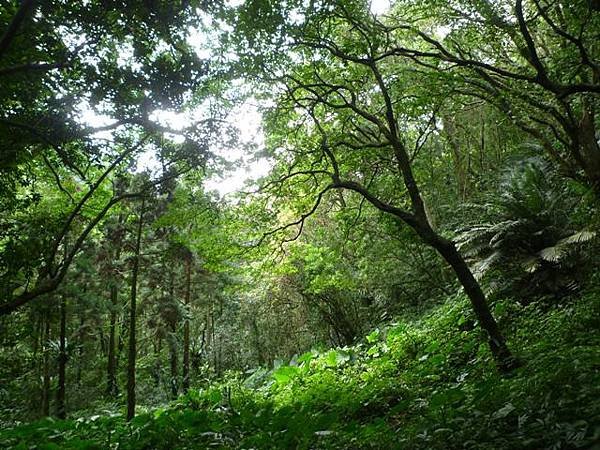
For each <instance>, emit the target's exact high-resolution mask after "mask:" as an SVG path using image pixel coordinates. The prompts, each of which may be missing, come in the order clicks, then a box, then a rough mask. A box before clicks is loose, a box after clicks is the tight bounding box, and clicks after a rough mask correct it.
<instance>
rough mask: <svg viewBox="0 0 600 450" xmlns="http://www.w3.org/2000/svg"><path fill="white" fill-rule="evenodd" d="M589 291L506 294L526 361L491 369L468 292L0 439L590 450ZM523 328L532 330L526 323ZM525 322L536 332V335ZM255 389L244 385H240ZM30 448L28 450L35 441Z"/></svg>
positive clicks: (593, 340)
mask: <svg viewBox="0 0 600 450" xmlns="http://www.w3.org/2000/svg"><path fill="white" fill-rule="evenodd" d="M598 295H599V293H598V291H597V290H592V291H590V292H587V293H586V295H585V296H583V297H581V298H579V299H572V300H571V301H569V302H567V303H565V304H563V305H562V306H559V307H557V308H555V309H552V310H550V311H548V310H547V309H546V308H545V307H544V306H543V305H542V304H540V303H536V302H533V303H531V304H529V305H528V306H526V307H523V306H517V305H515V304H514V303H512V304H511V303H510V302H505V303H504V305H506V309H505V310H504V313H503V314H502V319H503V320H510V328H511V330H513V331H512V332H511V342H512V343H513V345H514V346H516V348H518V349H519V352H520V356H522V357H523V358H525V359H526V360H527V361H528V364H527V365H526V366H525V367H523V368H521V369H518V371H516V372H515V373H514V374H513V375H512V376H510V377H507V378H503V377H500V376H499V375H498V374H497V373H496V372H495V370H494V368H493V364H492V361H491V358H490V356H489V354H488V352H487V351H486V350H485V347H484V346H482V345H481V343H480V342H479V340H478V338H477V335H478V333H477V332H475V331H463V330H461V326H460V324H461V323H463V322H464V320H465V317H467V318H468V317H469V312H468V307H467V305H466V303H465V300H464V299H463V298H460V299H457V298H449V299H448V301H447V303H446V304H444V305H442V306H440V307H439V308H437V309H436V310H435V311H433V312H432V313H431V314H430V315H428V316H427V317H424V318H422V319H421V320H418V321H415V322H404V323H396V324H392V325H390V326H388V327H386V328H385V329H383V330H381V331H375V332H373V333H371V334H370V335H368V336H367V337H366V339H365V340H364V341H362V342H361V343H359V344H357V345H355V346H352V347H345V348H338V349H333V350H328V351H324V352H319V351H311V352H308V353H306V354H303V355H300V356H298V357H295V358H294V359H293V360H292V361H291V362H290V364H289V365H281V366H279V367H277V368H275V369H272V370H271V371H270V372H269V373H267V372H265V371H263V370H262V369H258V370H257V371H256V372H253V373H251V374H248V373H246V374H230V375H226V376H225V378H223V379H222V381H220V382H216V383H212V384H211V385H209V386H207V387H206V388H203V389H200V390H191V391H190V392H189V393H188V394H187V395H186V396H183V397H181V398H180V399H178V400H177V401H176V402H175V403H172V404H171V405H169V406H167V407H162V408H158V409H154V410H151V411H148V412H146V413H143V414H141V415H140V416H139V417H137V418H136V419H135V420H134V421H133V422H131V424H129V425H125V424H124V423H123V421H122V416H121V413H117V412H112V413H104V414H103V415H92V416H87V417H81V418H77V419H74V420H71V421H66V422H65V421H53V420H44V421H41V422H36V423H33V424H30V425H23V426H19V427H16V428H12V429H8V430H4V431H3V432H2V433H1V434H0V443H2V445H3V447H4V448H29V446H31V445H34V446H36V445H40V443H41V442H46V444H44V445H47V446H49V447H43V446H40V447H39V448H59V447H60V448H107V447H109V446H110V445H113V446H118V448H130V449H141V448H174V447H176V448H192V447H194V448H195V447H197V446H198V445H205V446H217V447H219V448H249V447H254V448H312V447H314V446H319V448H349V447H352V448H398V449H400V448H424V449H425V448H427V449H431V448H440V449H441V448H471V449H486V448H495V449H515V448H523V449H525V448H532V449H533V448H587V447H586V446H589V445H590V444H592V443H593V442H595V440H596V439H597V437H598V436H597V433H598V426H599V420H600V403H599V402H598V400H597V399H598V398H599V397H598V394H599V392H598V386H599V384H598V375H597V372H596V371H595V370H593V367H595V366H597V364H598V361H599V358H600V354H599V353H598V344H599V343H600V342H599V341H598V335H597V333H593V334H590V333H589V330H590V329H591V330H595V329H598V323H597V317H598V313H599V312H600V310H599V309H598V307H599V305H600V301H599V297H598ZM523 330H527V331H526V332H524V331H523ZM532 330H536V331H535V332H533V331H532ZM249 386H252V387H249ZM36 448H37V447H36Z"/></svg>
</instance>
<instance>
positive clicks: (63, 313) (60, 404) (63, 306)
mask: <svg viewBox="0 0 600 450" xmlns="http://www.w3.org/2000/svg"><path fill="white" fill-rule="evenodd" d="M66 334H67V298H66V296H65V295H63V296H62V297H61V303H60V349H59V354H58V390H57V393H56V416H57V417H58V418H59V419H66V417H67V410H66V405H65V392H66V369H67V336H66Z"/></svg>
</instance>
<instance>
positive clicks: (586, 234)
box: [557, 230, 596, 245]
mask: <svg viewBox="0 0 600 450" xmlns="http://www.w3.org/2000/svg"><path fill="white" fill-rule="evenodd" d="M595 237H596V232H595V231H588V230H582V231H579V232H577V233H575V234H572V235H571V236H567V237H566V238H563V239H561V240H560V241H558V243H557V245H569V244H582V243H584V242H589V241H591V240H592V239H594V238H595Z"/></svg>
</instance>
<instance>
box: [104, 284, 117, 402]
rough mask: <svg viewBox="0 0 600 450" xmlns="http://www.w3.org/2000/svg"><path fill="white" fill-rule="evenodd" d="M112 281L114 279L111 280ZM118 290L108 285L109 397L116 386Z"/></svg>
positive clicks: (114, 392)
mask: <svg viewBox="0 0 600 450" xmlns="http://www.w3.org/2000/svg"><path fill="white" fill-rule="evenodd" d="M113 281H114V280H113ZM118 295H119V291H118V289H117V285H116V284H113V285H112V286H111V287H110V303H111V305H110V329H109V337H108V364H107V386H106V393H107V394H108V395H109V396H110V397H116V396H117V394H118V388H117V354H116V353H117V352H116V348H115V347H116V329H117V304H118V302H119V299H118Z"/></svg>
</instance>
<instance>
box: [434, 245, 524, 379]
mask: <svg viewBox="0 0 600 450" xmlns="http://www.w3.org/2000/svg"><path fill="white" fill-rule="evenodd" d="M432 246H433V247H434V248H435V249H436V250H437V251H438V252H439V253H440V255H442V257H443V258H444V259H445V260H446V262H447V263H448V264H449V265H450V267H452V269H453V270H454V273H455V274H456V277H457V278H458V280H459V281H460V284H461V285H462V286H463V288H464V290H465V293H466V294H467V297H469V300H470V302H471V306H472V308H473V311H474V313H475V316H476V317H477V320H478V321H479V325H480V326H481V328H482V329H483V330H484V331H485V332H486V334H487V337H488V343H489V346H490V350H491V352H492V356H493V357H494V360H495V361H496V365H497V367H498V370H500V371H501V372H504V373H506V372H510V371H511V370H512V369H514V368H516V367H518V366H519V361H518V360H517V359H515V358H514V357H513V355H512V354H511V352H510V350H509V348H508V346H507V345H506V341H505V339H504V336H503V335H502V333H501V332H500V328H499V327H498V323H497V322H496V319H494V316H493V315H492V313H491V311H490V308H489V306H488V303H487V301H486V298H485V294H484V293H483V291H482V289H481V286H480V285H479V283H478V282H477V280H476V279H475V277H474V276H473V273H472V272H471V269H470V268H469V266H468V265H467V263H466V262H465V260H464V258H463V257H462V255H461V254H460V253H459V252H458V250H457V249H456V246H455V245H454V243H453V242H452V241H449V240H446V239H443V238H441V237H439V236H437V235H436V239H435V241H434V242H433V243H432Z"/></svg>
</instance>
